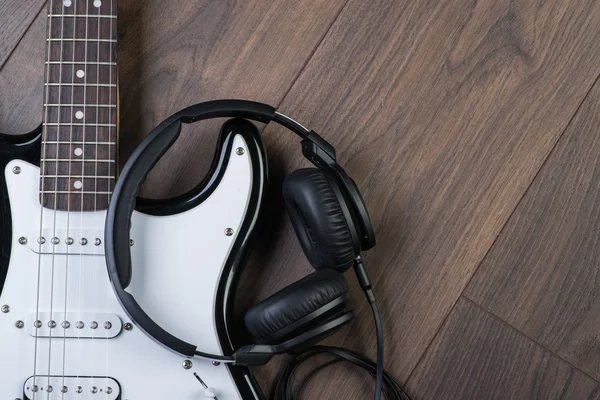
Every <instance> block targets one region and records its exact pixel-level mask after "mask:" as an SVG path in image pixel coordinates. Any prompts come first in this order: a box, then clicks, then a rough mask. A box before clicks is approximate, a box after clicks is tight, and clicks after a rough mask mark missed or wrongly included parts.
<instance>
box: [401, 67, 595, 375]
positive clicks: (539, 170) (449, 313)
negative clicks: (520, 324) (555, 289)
mask: <svg viewBox="0 0 600 400" xmlns="http://www.w3.org/2000/svg"><path fill="white" fill-rule="evenodd" d="M599 81H600V73H598V74H597V75H596V78H595V79H594V80H593V81H592V84H591V85H590V87H589V88H588V90H587V91H586V92H585V95H584V96H583V98H582V100H581V102H580V103H579V105H578V106H577V108H576V109H575V112H574V113H573V115H572V116H571V118H570V119H569V122H567V125H565V128H564V129H563V131H562V132H561V133H560V135H558V137H557V139H556V141H555V142H554V144H553V145H552V148H551V149H550V151H549V152H548V155H547V156H546V158H545V159H544V161H543V162H542V163H541V165H540V167H539V169H538V170H537V172H536V173H535V175H534V176H533V178H532V179H531V182H529V185H528V186H527V189H525V191H524V192H523V195H522V196H521V198H520V199H519V201H518V202H517V204H516V205H515V207H514V208H513V210H512V211H511V213H510V215H509V216H508V218H507V219H506V221H505V222H504V224H503V225H502V228H501V229H500V230H499V231H498V234H497V235H496V238H495V239H494V241H493V242H492V244H491V245H490V247H488V249H487V251H486V252H485V255H484V256H483V258H482V259H481V261H480V262H479V264H477V267H475V269H474V270H473V273H472V274H471V277H470V278H469V281H468V282H467V283H466V284H465V286H464V287H463V289H462V291H461V292H460V295H459V296H458V297H457V298H456V301H455V302H454V304H453V305H452V308H451V309H450V311H449V312H448V314H446V316H445V317H444V319H443V320H442V322H441V323H440V325H439V326H438V328H437V329H436V331H435V334H434V335H433V337H432V339H431V341H430V342H429V344H428V345H427V347H426V348H425V350H424V351H423V354H422V355H421V357H419V360H418V361H417V363H416V364H415V366H414V367H413V368H412V370H411V371H410V373H409V374H408V377H407V378H406V385H408V382H409V381H410V378H411V377H412V375H413V373H414V372H415V371H416V370H417V368H418V367H419V365H420V364H421V362H422V361H423V359H424V358H425V355H427V353H428V352H429V349H430V348H431V346H432V345H433V343H434V342H435V340H436V339H437V337H438V335H439V333H440V331H441V330H442V328H443V326H444V325H445V323H446V321H447V320H448V317H449V316H450V315H451V314H452V312H453V311H454V309H455V308H456V304H457V303H458V300H459V299H460V298H461V297H462V298H465V299H467V300H469V301H470V302H472V303H473V304H476V305H477V306H479V305H478V304H477V303H475V302H474V301H473V300H471V299H469V298H468V297H466V296H465V290H466V289H467V288H468V287H469V285H470V284H471V281H472V280H473V278H474V277H475V275H476V274H477V271H478V270H479V268H480V267H481V265H482V264H483V263H484V262H485V260H486V259H487V257H488V256H489V253H490V251H491V250H492V249H493V248H494V246H495V245H496V242H497V241H498V238H499V237H500V235H501V234H502V232H503V231H504V230H505V229H506V226H507V225H508V223H509V221H510V220H511V219H512V217H513V215H514V214H515V212H516V210H517V209H518V208H519V205H520V204H521V203H522V202H523V199H524V198H525V196H527V193H529V191H530V189H531V186H533V183H534V182H535V181H536V179H537V178H538V176H539V174H540V172H541V171H542V169H543V168H544V166H545V165H546V163H547V162H548V160H549V159H550V157H551V156H552V154H553V153H554V152H555V150H556V147H557V146H558V143H559V142H560V141H561V139H562V138H563V136H564V134H565V132H566V131H567V130H568V129H569V127H570V126H571V125H572V124H573V120H574V119H575V117H576V116H577V114H579V111H580V109H581V107H582V106H583V103H585V101H586V99H587V98H588V97H589V95H590V92H591V91H592V89H593V88H594V86H596V84H598V82H599ZM480 308H482V309H483V310H485V309H484V308H483V307H480ZM485 311H486V312H487V310H485ZM488 313H489V314H491V315H494V314H492V313H491V312H488ZM494 317H496V316H495V315H494ZM496 318H498V319H499V320H500V321H502V322H504V323H506V324H507V325H508V326H511V325H510V324H508V323H507V322H505V321H503V320H501V319H500V318H499V317H496ZM513 329H515V328H513ZM515 330H516V331H517V332H519V333H521V334H522V335H523V336H525V337H527V335H525V334H524V333H522V332H520V331H518V330H517V329H515ZM527 338H529V337H527ZM529 339H530V340H531V341H532V342H534V343H536V344H538V343H537V342H535V341H534V340H533V339H531V338H529ZM538 345H539V346H540V347H542V348H544V349H546V348H545V347H544V346H542V345H540V344H538ZM546 350H547V349H546ZM547 351H548V352H549V353H551V354H554V355H555V356H556V357H558V356H557V355H556V354H555V353H553V352H551V351H550V350H547ZM559 358H560V359H561V360H563V361H565V362H566V363H568V364H569V365H571V366H573V365H572V364H571V363H569V362H568V361H566V360H564V359H563V358H561V357H559ZM573 368H575V369H577V370H578V371H580V370H579V369H578V368H576V367H574V366H573ZM581 372H582V373H583V374H585V375H586V376H589V375H588V374H586V373H584V372H583V371H581ZM590 378H591V377H590ZM592 379H594V378H592ZM594 381H596V382H598V383H600V381H598V380H596V379H594Z"/></svg>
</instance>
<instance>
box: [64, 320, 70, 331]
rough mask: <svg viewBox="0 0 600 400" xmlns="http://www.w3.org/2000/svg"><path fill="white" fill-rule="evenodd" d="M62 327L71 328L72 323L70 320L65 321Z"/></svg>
mask: <svg viewBox="0 0 600 400" xmlns="http://www.w3.org/2000/svg"><path fill="white" fill-rule="evenodd" d="M62 327H63V329H69V328H70V327H71V323H70V322H69V321H63V323H62Z"/></svg>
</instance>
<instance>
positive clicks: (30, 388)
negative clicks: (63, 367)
mask: <svg viewBox="0 0 600 400" xmlns="http://www.w3.org/2000/svg"><path fill="white" fill-rule="evenodd" d="M23 399H24V400H36V399H40V400H41V399H44V400H92V399H98V400H99V399H102V400H120V399H121V386H120V385H119V383H118V382H117V381H116V380H115V379H113V378H109V377H98V376H96V377H80V376H79V377H76V376H47V375H44V376H42V375H37V376H31V377H29V379H27V381H25V384H24V385H23Z"/></svg>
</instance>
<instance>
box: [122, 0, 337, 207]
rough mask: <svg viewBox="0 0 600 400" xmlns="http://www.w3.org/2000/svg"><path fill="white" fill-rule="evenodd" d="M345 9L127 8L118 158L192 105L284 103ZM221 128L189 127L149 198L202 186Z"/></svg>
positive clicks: (207, 4)
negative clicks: (229, 100) (230, 101)
mask: <svg viewBox="0 0 600 400" xmlns="http://www.w3.org/2000/svg"><path fill="white" fill-rule="evenodd" d="M344 3H345V0H335V1H293V0H287V1H278V2H268V1H260V0H252V1H197V0H196V1H189V2H185V5H183V4H182V3H180V2H164V1H158V0H157V1H150V2H143V3H142V2H138V1H134V0H129V1H121V2H120V3H119V4H120V7H121V8H120V9H119V16H120V18H119V35H120V37H121V42H120V44H119V49H120V50H119V62H120V64H119V65H120V75H119V79H120V92H121V115H122V118H121V122H122V124H121V136H122V137H123V138H124V140H121V151H120V154H121V158H122V159H123V160H125V159H126V158H127V157H128V156H129V154H130V153H131V152H132V151H133V149H134V148H135V145H136V144H137V143H138V141H139V140H140V139H141V138H142V137H143V136H145V135H146V134H147V133H148V132H149V131H150V129H151V128H153V127H154V126H155V125H157V124H158V123H160V122H161V121H162V120H163V119H164V118H166V117H167V116H169V115H170V114H172V113H174V112H176V111H178V110H179V109H181V108H183V107H187V106H189V105H192V104H194V103H198V102H201V101H205V100H213V99H218V98H245V99H251V100H255V101H263V102H266V103H270V104H274V105H278V104H279V103H280V102H281V100H282V99H283V97H284V96H285V94H286V93H287V92H288V90H289V88H290V87H291V85H292V83H293V81H294V80H295V79H296V78H297V76H298V75H299V74H300V71H301V70H302V68H303V67H304V66H305V64H306V62H307V61H308V59H309V58H310V56H311V54H312V52H313V51H314V49H315V47H316V46H317V44H318V43H319V42H320V41H321V39H322V38H323V36H324V35H325V32H326V31H327V29H328V28H329V26H330V25H331V23H332V22H333V20H334V19H335V17H336V16H337V15H338V13H339V11H340V9H341V8H342V6H343V4H344ZM220 124H221V122H218V123H203V124H195V125H193V126H190V127H189V128H188V127H186V128H184V132H183V135H182V136H183V138H182V140H180V141H179V142H178V143H176V144H175V146H174V147H173V148H172V149H171V150H170V151H169V152H168V153H167V154H166V155H165V157H164V158H163V160H162V161H161V162H160V163H159V165H158V166H157V168H156V169H155V170H154V171H153V173H151V175H150V181H149V184H148V185H146V187H145V189H146V190H145V191H144V193H145V195H148V196H152V197H164V196H166V195H173V194H179V193H181V192H183V191H185V190H186V189H189V188H190V187H192V186H194V185H195V184H197V183H198V182H200V180H201V178H202V176H203V175H204V172H205V171H206V169H207V168H208V167H209V165H210V162H211V161H212V156H213V152H214V145H215V143H216V137H217V133H218V132H219V128H220Z"/></svg>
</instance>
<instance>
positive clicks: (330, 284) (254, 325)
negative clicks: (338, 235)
mask: <svg viewBox="0 0 600 400" xmlns="http://www.w3.org/2000/svg"><path fill="white" fill-rule="evenodd" d="M347 293H348V282H347V281H346V279H345V278H344V276H343V275H342V274H341V273H339V272H337V271H335V270H332V269H323V270H319V271H315V272H314V273H312V274H310V275H308V276H307V277H305V278H303V279H301V280H299V281H297V282H295V283H293V284H292V285H290V286H287V287H285V288H283V289H282V290H280V291H279V292H277V293H275V294H273V295H272V296H270V297H269V298H267V299H265V300H263V301H262V302H260V303H259V304H257V305H255V306H253V307H251V308H250V309H249V310H248V312H246V317H245V321H246V328H248V331H249V332H250V334H251V335H252V336H253V337H254V339H255V340H256V341H257V343H259V344H275V343H276V342H277V341H278V340H279V339H280V338H279V337H278V336H280V335H279V334H280V333H281V332H282V331H284V330H286V329H287V328H289V327H290V326H292V325H294V324H295V323H297V322H299V321H300V320H301V319H302V318H305V317H307V316H309V315H310V314H311V313H314V312H315V311H318V310H319V309H321V308H323V307H326V306H327V305H328V304H330V303H332V302H334V301H335V300H337V299H339V298H340V297H342V296H347ZM343 306H344V304H342V307H343ZM338 311H339V308H336V309H332V310H331V312H330V313H326V314H324V315H322V316H321V318H320V319H325V320H326V319H327V318H329V317H330V315H331V313H337V312H338ZM318 322H319V321H318V320H315V319H311V320H310V321H309V322H308V324H309V325H311V326H313V327H314V325H316V324H318ZM302 328H306V327H305V326H304V327H296V328H295V329H294V332H293V333H297V332H299V331H302ZM288 336H289V335H288Z"/></svg>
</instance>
